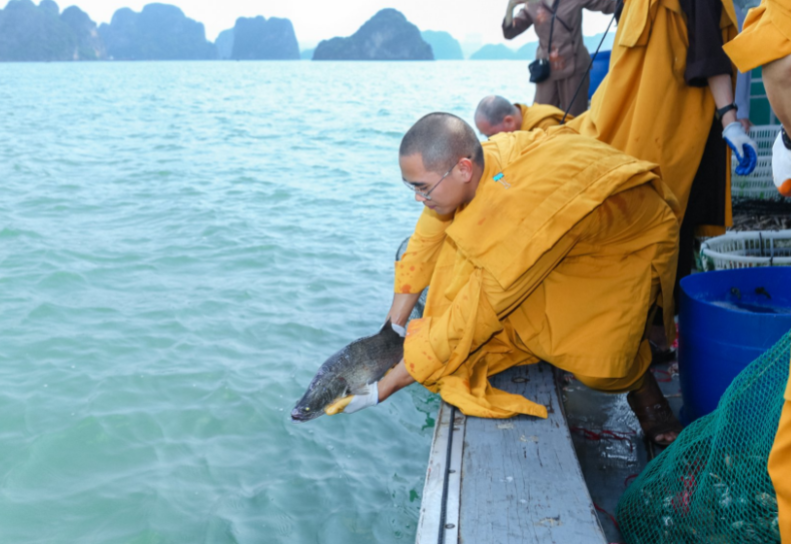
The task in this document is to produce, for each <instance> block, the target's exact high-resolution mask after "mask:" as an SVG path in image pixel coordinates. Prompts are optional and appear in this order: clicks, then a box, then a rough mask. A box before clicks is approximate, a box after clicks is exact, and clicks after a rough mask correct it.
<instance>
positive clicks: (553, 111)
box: [514, 104, 574, 130]
mask: <svg viewBox="0 0 791 544" xmlns="http://www.w3.org/2000/svg"><path fill="white" fill-rule="evenodd" d="M514 105H515V106H516V107H517V108H519V111H520V112H522V126H521V127H520V129H521V130H533V129H535V128H541V129H544V130H546V129H548V128H551V127H555V126H558V125H559V124H560V121H561V120H562V119H563V110H561V109H560V108H556V107H555V106H550V105H548V104H533V105H532V106H525V105H524V104H514ZM570 119H574V116H573V115H569V116H568V117H566V121H568V120H570Z"/></svg>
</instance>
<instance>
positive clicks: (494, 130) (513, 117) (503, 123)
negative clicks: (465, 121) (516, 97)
mask: <svg viewBox="0 0 791 544" xmlns="http://www.w3.org/2000/svg"><path fill="white" fill-rule="evenodd" d="M475 126H476V127H477V128H478V131H479V132H480V133H481V134H483V135H484V136H494V135H495V134H498V133H500V132H513V131H514V130H519V129H520V128H521V127H522V112H521V110H520V109H519V108H517V107H516V106H514V105H513V104H511V102H509V101H508V100H507V99H505V98H503V97H502V96H496V95H491V96H487V97H486V98H484V99H483V100H481V101H480V102H479V103H478V107H477V108H476V109H475Z"/></svg>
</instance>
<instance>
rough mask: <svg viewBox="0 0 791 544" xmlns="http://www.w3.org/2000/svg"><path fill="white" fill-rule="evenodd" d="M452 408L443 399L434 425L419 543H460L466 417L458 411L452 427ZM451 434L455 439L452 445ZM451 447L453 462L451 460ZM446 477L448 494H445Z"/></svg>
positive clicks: (424, 490)
mask: <svg viewBox="0 0 791 544" xmlns="http://www.w3.org/2000/svg"><path fill="white" fill-rule="evenodd" d="M451 411H452V410H451V406H449V405H448V404H446V403H444V402H443V403H442V404H441V405H440V408H439V412H438V414H437V419H436V421H437V426H436V427H435V428H434V440H433V442H432V444H431V454H430V455H429V464H428V470H427V471H426V482H425V485H424V486H423V498H422V501H421V504H420V520H419V521H418V529H417V537H416V539H415V543H416V544H437V543H438V542H440V540H441V539H444V544H458V542H459V540H458V538H459V530H458V527H459V501H460V498H461V462H462V451H463V447H464V429H465V422H466V417H465V416H464V414H462V413H461V412H459V411H458V410H456V411H455V416H454V423H453V425H452V426H451V424H450V417H451ZM450 436H452V437H453V440H452V441H451V443H450V445H449V444H448V438H449V437H450ZM449 447H450V464H448V463H447V459H448V448H449ZM446 473H447V476H446ZM446 478H447V493H444V490H445V484H446V481H445V480H446ZM443 500H444V502H443ZM443 505H444V507H445V512H444V517H443V512H442V508H443ZM441 526H442V527H441ZM440 527H441V529H440ZM441 532H442V536H440V533H441Z"/></svg>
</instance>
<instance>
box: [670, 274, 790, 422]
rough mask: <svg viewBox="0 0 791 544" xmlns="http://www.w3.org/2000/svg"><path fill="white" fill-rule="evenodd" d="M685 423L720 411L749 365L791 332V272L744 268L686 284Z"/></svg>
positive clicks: (681, 357) (682, 330) (682, 317)
mask: <svg viewBox="0 0 791 544" xmlns="http://www.w3.org/2000/svg"><path fill="white" fill-rule="evenodd" d="M680 304H681V308H680V310H681V311H680V312H679V322H678V333H679V337H678V368H679V378H680V381H681V396H682V397H683V400H684V406H683V408H682V409H681V421H682V423H684V424H685V425H686V424H689V423H691V422H693V421H694V420H696V419H698V418H699V417H701V416H704V415H706V414H708V413H709V412H711V411H712V410H714V409H715V408H716V407H717V403H718V402H719V400H720V397H721V396H722V394H723V393H724V392H725V389H727V387H728V386H729V385H730V384H731V382H732V381H733V379H734V378H735V377H736V376H737V375H738V374H739V372H741V371H742V370H743V369H744V368H745V367H746V366H747V365H749V364H750V363H751V362H752V361H754V360H755V359H757V358H758V357H759V356H760V355H761V354H762V353H764V352H765V351H766V350H768V349H769V348H771V347H772V345H774V343H775V342H777V341H778V340H779V339H780V337H781V336H783V335H784V334H788V332H789V331H790V330H791V267H780V266H778V267H766V268H741V269H737V270H720V271H717V272H704V273H701V274H693V275H691V276H687V277H686V278H684V279H682V280H681V300H680Z"/></svg>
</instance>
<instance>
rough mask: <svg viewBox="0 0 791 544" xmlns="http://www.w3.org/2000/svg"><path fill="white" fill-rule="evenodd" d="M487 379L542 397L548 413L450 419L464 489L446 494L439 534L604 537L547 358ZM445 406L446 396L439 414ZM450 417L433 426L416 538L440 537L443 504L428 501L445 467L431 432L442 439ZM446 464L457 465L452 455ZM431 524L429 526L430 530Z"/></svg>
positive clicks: (468, 539)
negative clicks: (452, 499)
mask: <svg viewBox="0 0 791 544" xmlns="http://www.w3.org/2000/svg"><path fill="white" fill-rule="evenodd" d="M492 384H493V385H494V386H495V387H497V388H499V389H503V390H505V391H508V392H511V393H516V394H521V395H524V396H526V397H527V398H529V399H530V400H533V401H536V402H539V403H542V404H544V405H545V406H546V407H547V409H548V411H549V417H548V419H546V420H543V419H538V418H533V417H528V416H518V417H515V418H511V419H507V420H502V419H499V420H498V419H480V418H473V417H469V418H462V424H461V425H460V424H459V423H458V421H459V420H457V424H456V425H455V427H457V428H458V429H459V430H458V431H456V433H455V435H456V436H454V442H457V441H458V438H459V437H458V435H462V436H463V444H462V451H461V452H460V463H461V481H460V484H461V489H460V494H459V502H458V503H457V504H453V503H451V502H450V501H448V503H447V505H446V507H447V512H448V514H447V515H448V521H446V527H447V526H448V524H450V525H453V527H452V528H450V529H449V530H446V532H445V534H444V535H443V536H444V537H445V542H446V543H451V542H459V543H461V544H482V543H497V544H517V543H518V544H527V543H530V544H550V543H558V544H587V543H596V544H602V543H606V542H607V541H606V539H605V538H604V533H603V531H602V528H601V525H600V524H599V520H598V517H597V515H596V512H595V509H594V506H593V503H592V501H591V498H590V494H589V493H588V488H587V487H586V485H585V480H584V478H583V476H582V471H581V470H580V465H579V462H578V460H577V457H576V453H575V451H574V446H573V444H572V441H571V435H570V433H569V429H568V425H567V423H566V419H565V416H564V414H563V408H562V402H561V399H560V398H559V396H558V390H557V386H556V383H555V379H554V376H553V372H552V368H551V367H550V366H549V365H546V364H544V363H541V364H539V365H529V366H523V367H516V368H512V369H510V370H508V371H506V372H503V373H502V374H499V375H498V376H495V377H494V378H493V379H492ZM445 409H446V405H444V404H443V408H442V409H441V411H440V416H441V415H442V411H443V410H445ZM447 419H448V418H447V416H446V421H445V422H444V425H440V424H438V429H437V432H436V433H435V444H434V446H433V447H432V457H431V460H430V466H429V472H428V474H427V479H426V489H425V490H424V494H423V503H424V504H423V505H422V507H421V520H420V524H419V526H418V536H417V542H418V543H419V544H428V543H432V544H433V543H435V542H439V539H438V536H437V535H438V529H439V524H438V522H437V521H435V522H434V523H433V525H432V524H431V521H430V519H432V516H436V515H437V513H438V512H440V511H441V509H439V508H437V507H436V505H434V506H432V505H431V503H436V502H440V499H438V498H437V495H438V492H437V491H436V482H437V481H439V479H438V474H439V473H440V472H443V473H444V470H445V467H444V466H442V463H444V460H445V458H446V450H447V447H445V448H444V449H443V448H442V444H439V445H438V444H437V443H436V438H437V437H439V438H440V440H443V439H442V436H443V432H444V433H445V435H447V432H448V429H449V422H448V421H447ZM440 427H442V429H441V428H440ZM443 429H444V431H443ZM444 440H445V442H444V444H445V445H447V441H446V440H447V438H445V439H444ZM439 450H442V451H441V452H440V451H439ZM450 468H451V470H454V469H455V466H454V462H453V461H451V467H450ZM451 476H452V474H451ZM432 477H433V478H432ZM451 481H452V480H451ZM430 482H433V483H431V485H433V486H434V489H433V490H432V489H431V487H430ZM439 495H440V496H441V487H440V491H439ZM449 496H452V493H451V494H449ZM453 512H457V513H456V514H455V516H456V517H457V518H458V523H457V524H454V523H453V522H452V521H450V519H451V516H453V515H454V514H452V513H453ZM435 519H438V518H436V517H435ZM429 527H430V529H431V530H427V529H429Z"/></svg>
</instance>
